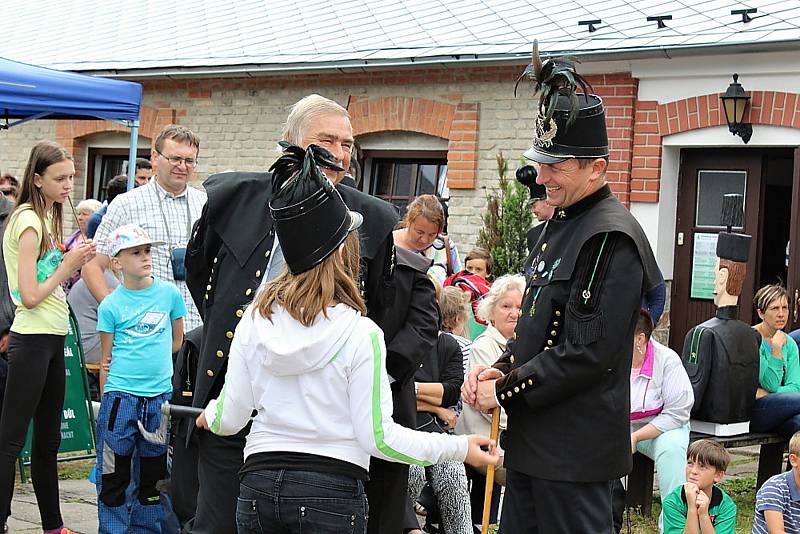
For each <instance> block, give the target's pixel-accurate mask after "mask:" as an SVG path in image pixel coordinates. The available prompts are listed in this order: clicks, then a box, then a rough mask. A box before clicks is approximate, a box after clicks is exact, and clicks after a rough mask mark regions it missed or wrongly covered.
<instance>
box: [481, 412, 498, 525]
mask: <svg viewBox="0 0 800 534" xmlns="http://www.w3.org/2000/svg"><path fill="white" fill-rule="evenodd" d="M499 434H500V407H499V406H498V407H497V408H494V409H493V410H492V428H491V430H490V431H489V438H490V439H491V440H492V441H493V442H494V443H495V447H496V446H497V436H498V435H499ZM492 489H494V465H489V466H486V490H485V491H484V498H483V521H482V522H481V534H487V533H488V532H489V516H490V515H491V513H492Z"/></svg>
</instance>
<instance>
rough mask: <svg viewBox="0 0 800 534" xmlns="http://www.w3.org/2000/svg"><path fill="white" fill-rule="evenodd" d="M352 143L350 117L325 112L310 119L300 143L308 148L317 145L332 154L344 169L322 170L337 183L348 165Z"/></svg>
mask: <svg viewBox="0 0 800 534" xmlns="http://www.w3.org/2000/svg"><path fill="white" fill-rule="evenodd" d="M353 143H354V141H353V127H352V126H351V125H350V119H348V118H347V117H343V116H341V115H335V114H326V115H319V116H317V117H314V118H313V119H311V121H310V122H309V123H308V125H307V126H306V128H305V132H304V135H303V141H302V143H301V144H302V146H303V148H308V145H311V144H314V145H318V146H321V147H322V148H324V149H326V150H327V151H329V152H330V153H331V154H333V157H334V159H335V162H336V163H337V164H338V165H339V166H340V167H342V168H343V169H344V171H342V172H336V171H333V170H331V169H322V170H323V172H324V173H325V175H326V176H327V177H328V178H329V179H330V180H331V181H332V182H333V183H338V182H339V181H340V180H341V179H342V178H344V174H345V171H347V169H348V168H349V167H350V156H351V155H352V151H353Z"/></svg>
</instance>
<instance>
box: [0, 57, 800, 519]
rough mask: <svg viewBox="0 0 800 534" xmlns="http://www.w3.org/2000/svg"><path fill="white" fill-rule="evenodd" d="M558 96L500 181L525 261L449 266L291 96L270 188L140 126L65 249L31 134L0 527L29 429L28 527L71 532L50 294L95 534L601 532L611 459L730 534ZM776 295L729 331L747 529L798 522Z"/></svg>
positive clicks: (711, 462)
mask: <svg viewBox="0 0 800 534" xmlns="http://www.w3.org/2000/svg"><path fill="white" fill-rule="evenodd" d="M557 70H558V69H555V71H557ZM553 94H555V93H553ZM553 94H551V95H550V98H555V100H554V101H553V102H552V105H549V104H547V103H546V102H545V104H547V105H545V104H543V105H542V107H541V116H540V118H541V121H540V123H537V124H538V126H537V131H536V135H535V138H534V144H533V146H532V148H531V149H530V150H529V151H528V152H526V153H525V157H526V158H527V159H528V160H530V161H532V162H535V164H536V167H533V166H530V167H526V168H525V167H524V168H523V169H524V170H523V171H522V172H520V173H518V177H519V178H520V181H521V182H523V183H525V184H526V185H528V186H529V187H530V188H531V209H532V212H533V214H534V216H535V217H536V218H537V219H539V220H540V222H542V223H543V224H541V225H538V226H536V227H535V228H533V229H532V230H531V232H530V233H529V235H528V246H529V249H530V250H529V252H530V255H529V257H528V259H527V260H526V262H525V267H524V268H523V271H524V272H523V273H496V272H494V269H493V267H494V266H493V262H492V257H491V254H490V253H489V251H487V250H485V249H482V248H480V247H476V248H474V249H472V250H470V251H469V253H468V254H467V255H466V256H464V263H463V268H462V263H461V257H460V255H459V252H458V247H457V246H456V244H455V243H454V242H453V241H452V240H451V239H450V238H449V237H448V236H447V234H446V229H447V216H446V206H445V205H444V204H443V202H442V201H441V200H440V199H438V198H437V197H435V196H433V195H421V196H419V197H417V198H415V199H413V200H412V201H411V202H410V203H409V205H408V206H407V208H406V210H405V213H404V215H403V217H402V218H400V217H399V216H398V213H397V212H396V210H395V209H394V207H393V206H392V205H390V204H388V203H386V202H384V201H382V200H379V199H377V198H374V197H371V196H369V195H366V194H364V193H362V192H360V191H358V190H357V189H355V188H352V187H350V186H348V185H345V184H344V183H343V182H344V181H346V180H345V178H346V176H347V174H348V169H349V167H350V163H351V161H350V159H351V154H352V148H353V144H354V139H353V133H352V127H351V125H350V120H349V116H348V114H347V111H346V110H345V109H344V108H342V107H341V106H339V105H338V104H337V103H335V102H333V101H331V100H329V99H327V98H324V97H322V96H319V95H310V96H308V97H305V98H303V99H302V100H300V101H299V102H297V103H296V104H295V106H294V107H293V108H292V111H291V113H290V114H289V116H288V118H287V121H286V125H285V128H284V131H283V133H282V136H281V155H280V157H278V159H277V160H276V161H275V162H274V163H272V166H271V168H270V172H258V173H257V172H228V173H221V174H216V175H213V176H211V177H209V178H208V179H207V180H206V181H205V182H204V184H203V186H204V189H203V190H200V189H198V188H195V187H192V186H191V185H190V182H191V181H192V180H193V178H194V171H195V169H196V167H197V165H198V161H199V157H200V139H199V137H198V136H197V135H196V134H195V133H194V132H192V131H191V130H189V129H188V128H186V127H184V126H178V125H169V126H167V127H165V128H164V129H163V130H162V131H161V133H160V134H159V135H158V137H157V138H156V139H155V140H154V142H153V146H152V151H151V157H150V159H149V160H145V159H140V160H138V161H137V164H136V169H135V173H136V180H135V183H136V187H135V188H134V189H132V190H130V191H126V184H127V178H126V177H125V176H117V177H115V178H114V179H113V180H111V181H110V182H109V183H108V185H107V189H106V198H104V201H103V202H102V203H101V202H100V201H98V200H93V199H86V200H83V201H81V202H80V203H78V204H77V205H76V208H75V221H74V223H75V230H74V233H72V234H71V235H69V236H65V235H64V228H65V225H66V221H67V220H68V219H69V218H71V217H72V216H73V214H72V210H68V209H66V208H65V203H67V204H68V203H69V202H70V196H71V194H72V192H73V181H74V178H75V165H74V163H73V161H72V157H71V156H70V155H69V154H68V153H67V152H66V151H65V150H64V149H63V148H62V147H60V146H58V145H57V144H55V143H52V142H49V141H44V142H40V143H37V144H36V145H35V146H34V147H33V149H32V150H31V153H30V157H29V160H28V164H27V167H26V169H25V172H24V175H23V177H22V180H21V181H20V182H19V184H17V183H16V180H13V178H5V177H4V178H3V181H2V182H0V190H2V191H3V193H4V198H2V199H0V216H3V217H5V218H6V221H5V223H4V226H3V232H4V234H3V247H2V254H3V268H4V269H5V274H6V276H7V284H5V283H4V284H2V286H3V287H2V288H0V300H3V302H0V312H3V315H4V316H5V319H4V321H5V322H3V323H2V324H0V327H3V328H4V330H3V337H2V338H1V339H0V348H1V349H2V352H4V353H5V357H4V359H3V362H2V363H3V364H5V365H4V366H3V368H2V370H3V371H5V372H6V374H7V376H6V379H5V381H4V383H5V390H4V394H3V396H2V397H0V398H2V399H3V401H4V404H3V406H4V407H5V408H6V409H2V415H1V416H0V511H2V512H3V514H4V515H3V516H2V518H0V519H4V520H5V519H7V517H8V516H9V514H10V511H11V510H10V505H11V500H12V494H13V488H14V469H15V464H16V460H17V458H18V456H19V453H20V450H21V448H22V445H23V443H24V441H25V435H26V432H27V429H28V425H29V423H30V422H31V421H32V422H33V448H32V458H31V463H32V469H31V472H32V479H33V484H34V488H35V491H36V496H37V502H38V506H39V510H40V514H41V522H42V529H43V531H44V532H45V533H46V534H69V533H70V532H72V531H71V530H70V529H69V528H68V527H67V526H65V525H64V521H63V519H62V516H61V512H60V499H59V488H58V476H57V463H56V462H57V454H58V449H59V444H60V436H61V434H60V424H61V410H62V401H63V397H64V388H65V370H64V355H63V348H64V338H65V334H66V333H67V324H68V315H69V308H68V305H69V306H70V307H71V308H72V310H73V312H74V314H75V316H76V318H77V321H78V324H79V326H80V329H81V340H82V345H83V349H84V356H85V360H86V362H87V363H88V364H91V365H94V366H96V369H97V374H98V381H97V395H98V398H99V399H100V401H101V403H100V415H99V417H98V419H97V434H96V435H97V462H96V475H95V479H96V484H97V494H98V518H99V531H100V532H103V533H122V532H128V531H131V532H173V533H174V532H178V531H179V530H180V531H181V532H187V533H214V534H224V533H228V532H239V533H251V532H252V533H261V532H270V533H272V532H274V533H277V532H287V533H288V532H315V533H325V532H331V533H333V532H337V533H338V532H340V531H343V532H360V533H366V532H370V533H376V534H377V533H381V534H385V533H389V534H391V533H401V532H402V533H405V532H412V533H413V532H420V531H421V530H422V529H424V530H425V531H426V532H440V533H448V534H449V533H457V534H471V533H473V532H479V531H480V527H481V522H482V519H483V514H484V507H485V503H486V502H487V501H488V502H489V503H490V504H489V508H490V510H489V512H490V520H491V521H492V522H498V521H499V523H500V532H502V533H504V534H509V533H520V532H543V533H547V532H611V531H613V529H615V528H616V529H617V530H619V528H620V525H621V521H620V519H619V518H620V513H619V510H618V508H616V507H615V506H614V504H613V503H617V502H620V500H619V499H613V498H612V497H613V496H614V495H615V494H616V493H618V492H619V491H620V488H622V490H621V491H624V485H625V477H626V475H627V473H628V472H629V471H630V469H631V457H632V454H634V453H636V452H639V453H642V454H645V455H647V456H649V457H650V458H652V459H653V460H654V461H655V465H656V471H657V475H658V482H659V488H660V491H661V494H662V497H663V499H662V503H663V507H662V516H661V518H660V519H659V524H660V528H661V529H662V530H663V532H668V533H679V532H690V533H700V532H702V533H710V532H717V533H732V532H734V528H735V524H736V505H735V504H734V502H733V501H732V499H731V498H730V497H729V496H728V495H727V494H726V493H725V492H724V490H722V489H721V488H720V487H719V486H718V484H719V482H721V480H722V478H723V477H724V474H725V471H726V469H727V467H728V465H729V455H728V453H727V451H726V450H725V449H724V448H723V447H722V446H720V445H719V444H718V443H716V442H715V441H713V440H698V441H695V442H693V443H690V438H689V420H690V417H692V414H693V411H692V410H693V405H694V403H695V389H694V386H695V383H694V381H693V379H692V378H691V377H690V375H689V374H687V370H686V368H685V365H684V360H685V359H684V358H683V356H682V355H678V354H677V353H675V352H674V351H672V350H671V349H670V348H668V347H666V346H665V345H662V344H660V343H659V342H658V341H656V340H655V339H654V337H653V332H654V329H655V327H656V325H657V324H658V317H659V316H660V315H661V312H662V311H663V304H664V298H665V292H664V289H663V287H664V280H663V277H662V276H661V273H660V271H659V269H658V266H657V265H656V262H655V259H654V257H653V254H652V251H651V250H650V247H649V244H648V242H647V238H646V237H645V235H644V232H643V231H642V230H641V228H640V227H639V225H638V223H636V221H635V219H634V218H633V217H632V216H631V215H630V213H629V212H628V210H626V209H625V208H624V206H622V204H620V203H619V201H617V200H616V198H615V197H614V196H613V195H612V194H611V191H610V189H609V188H608V185H607V184H606V181H605V171H606V169H607V165H608V146H607V145H608V140H607V133H606V129H605V118H604V112H603V107H602V102H601V101H600V99H599V98H598V97H596V96H593V95H582V96H581V99H580V101H578V100H577V99H570V98H566V97H563V95H562V96H559V95H558V94H555V96H553ZM576 102H578V103H577V104H576ZM575 105H577V106H578V108H579V109H577V110H573V109H572V106H575ZM572 111H575V114H574V115H573V113H572ZM576 117H577V118H576ZM573 122H577V123H578V124H572V123H573ZM576 131H577V132H579V134H574V133H573V134H570V133H569V132H576ZM576 154H577V156H576ZM267 163H268V162H265V165H266V164H267ZM12 187H13V189H10V188H12ZM7 189H8V191H9V192H8V193H6V190H7ZM729 270H730V267H729V266H727V264H723V263H720V266H719V267H718V272H720V273H722V272H723V271H724V272H725V275H726V277H727V273H728V271H729ZM722 283H723V286H722V287H723V289H720V294H724V293H725V290H724V287H725V285H724V284H725V283H727V278H725V279H724V280H723V281H722ZM4 292H5V293H4ZM737 294H738V293H737ZM721 302H722V301H718V302H717V305H718V306H719V307H720V310H723V309H724V306H723V304H722V303H721ZM788 302H789V297H788V294H787V293H786V290H785V289H784V288H782V287H781V286H778V285H770V286H766V287H764V288H762V289H760V290H759V291H758V292H757V293H756V296H755V302H754V305H755V308H756V310H757V312H758V315H759V318H760V319H761V322H759V323H758V324H757V325H755V326H754V327H753V328H752V329H750V330H749V333H748V334H746V335H747V336H750V337H751V338H752V341H753V343H754V346H755V343H756V342H757V343H758V344H759V354H760V360H759V362H760V363H759V372H758V387H757V390H755V391H754V399H753V408H752V420H751V427H752V428H753V429H754V430H758V431H763V432H778V433H781V434H783V435H785V436H786V437H787V438H791V442H790V449H789V450H790V455H789V460H790V462H791V464H792V466H793V469H792V471H789V472H788V473H786V474H781V475H778V476H776V477H773V478H772V479H770V481H769V482H767V483H766V484H765V485H764V486H763V487H762V488H761V489H760V490H759V493H758V499H757V505H756V520H755V524H754V526H753V532H759V533H761V532H784V531H785V532H800V511H798V509H796V508H797V505H796V504H794V503H796V502H800V497H799V496H800V491H798V484H799V483H800V434H796V433H797V432H798V431H800V358H799V356H798V349H797V344H796V343H795V340H794V339H793V337H792V336H791V335H789V334H786V333H784V331H783V329H784V328H785V326H786V324H787V320H788ZM701 335H702V333H701V334H699V336H698V339H700V336H701ZM707 337H709V336H707ZM698 343H699V341H698ZM6 361H7V364H6V363H5V362H6ZM165 401H170V402H171V403H172V404H182V405H187V406H192V407H195V408H197V409H199V410H202V411H201V412H200V415H199V416H197V418H196V420H190V419H181V420H179V419H175V418H173V420H172V425H171V426H172V432H171V441H170V442H169V443H154V442H153V441H152V439H148V437H147V436H146V435H145V434H144V433H143V432H142V430H144V431H145V432H155V431H156V430H157V429H158V427H159V424H160V421H161V418H162V417H166V416H165V415H163V414H162V413H161V411H162V405H163V403H164V402H165ZM10 405H13V406H14V409H13V410H9V409H7V408H8V406H10ZM628 407H629V409H628ZM199 410H198V411H199ZM493 411H496V413H498V414H499V428H500V433H501V438H500V440H499V443H497V442H495V441H493V440H491V439H490V434H491V431H492V429H491V421H492V417H491V416H490V415H489V414H490V413H491V412H493ZM168 458H169V459H170V460H171V461H169V462H168ZM168 464H169V466H170V468H169V469H168ZM409 466H410V467H409ZM490 466H491V468H492V469H494V470H495V473H494V481H495V484H494V486H493V487H491V486H490V487H491V490H488V489H487V488H486V485H487V484H486V482H487V468H489V467H490ZM165 479H169V480H170V482H169V483H167V484H166V485H164V484H163V483H160V481H163V480H165ZM486 491H491V496H488V495H486ZM501 494H502V495H504V497H503V499H502V506H501ZM420 516H423V517H424V518H425V524H424V525H420V524H419V521H418V518H419V517H420ZM780 529H782V530H780Z"/></svg>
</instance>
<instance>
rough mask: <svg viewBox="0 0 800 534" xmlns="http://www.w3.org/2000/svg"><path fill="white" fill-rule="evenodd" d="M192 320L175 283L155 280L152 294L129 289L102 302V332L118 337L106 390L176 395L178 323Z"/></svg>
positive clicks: (119, 288) (99, 323)
mask: <svg viewBox="0 0 800 534" xmlns="http://www.w3.org/2000/svg"><path fill="white" fill-rule="evenodd" d="M185 315H186V304H185V303H184V302H183V298H182V297H181V294H180V292H178V288H176V287H175V286H174V285H173V284H169V283H166V282H162V281H161V280H158V279H153V283H152V284H151V285H150V287H148V288H147V289H140V290H135V291H133V290H130V289H127V288H126V287H125V286H123V285H119V286H117V288H116V289H115V290H114V291H113V292H112V293H111V294H110V295H109V296H107V297H106V298H105V299H103V302H101V303H100V306H99V307H98V309H97V331H98V332H107V333H110V334H113V335H114V343H113V345H112V347H111V367H110V369H109V371H108V377H107V379H106V386H105V390H104V391H124V392H125V393H130V394H131V395H137V396H140V397H154V396H156V395H161V394H162V393H167V392H169V391H171V390H172V321H174V320H175V319H179V318H181V317H184V316H185Z"/></svg>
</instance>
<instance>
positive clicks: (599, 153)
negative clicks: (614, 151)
mask: <svg viewBox="0 0 800 534" xmlns="http://www.w3.org/2000/svg"><path fill="white" fill-rule="evenodd" d="M525 78H529V79H531V80H533V81H534V82H535V85H534V94H535V95H538V97H539V102H538V112H539V113H538V116H537V118H536V124H535V131H534V136H533V144H532V146H531V148H530V149H528V150H527V151H526V152H525V154H524V156H525V157H526V158H528V159H530V160H533V161H536V162H538V163H546V164H552V163H558V162H561V161H564V160H566V159H570V158H592V159H594V158H607V157H608V133H607V131H606V121H605V111H604V110H603V100H602V99H601V98H600V97H599V96H597V95H594V94H591V88H592V87H591V84H589V82H588V81H587V80H586V79H585V78H584V77H583V76H581V75H580V74H578V73H577V72H576V71H575V62H574V60H572V59H570V58H562V57H559V58H548V59H546V60H545V61H542V59H541V57H540V56H539V44H538V42H534V43H533V55H532V58H531V64H530V65H528V66H527V67H526V68H525V70H524V71H523V72H522V74H521V75H520V77H519V78H518V79H517V84H516V85H515V86H514V95H515V96H516V92H517V87H518V86H519V83H520V82H521V81H522V80H523V79H525ZM579 90H580V91H581V92H579Z"/></svg>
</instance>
